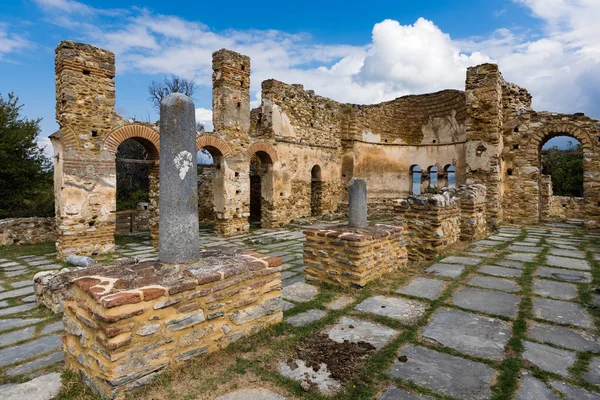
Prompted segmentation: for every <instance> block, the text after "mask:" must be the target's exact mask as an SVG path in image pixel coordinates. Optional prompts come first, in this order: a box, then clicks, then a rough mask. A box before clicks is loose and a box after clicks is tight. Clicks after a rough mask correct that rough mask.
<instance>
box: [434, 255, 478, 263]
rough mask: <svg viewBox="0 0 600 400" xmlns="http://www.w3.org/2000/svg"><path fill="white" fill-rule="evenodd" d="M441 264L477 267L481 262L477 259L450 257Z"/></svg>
mask: <svg viewBox="0 0 600 400" xmlns="http://www.w3.org/2000/svg"><path fill="white" fill-rule="evenodd" d="M441 262H442V263H445V264H461V265H477V264H479V263H480V262H481V259H480V258H477V257H460V256H450V257H446V258H444V259H443V260H441Z"/></svg>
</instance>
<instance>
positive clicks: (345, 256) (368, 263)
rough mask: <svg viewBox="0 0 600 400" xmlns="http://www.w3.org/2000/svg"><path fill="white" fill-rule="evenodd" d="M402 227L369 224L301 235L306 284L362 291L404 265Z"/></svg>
mask: <svg viewBox="0 0 600 400" xmlns="http://www.w3.org/2000/svg"><path fill="white" fill-rule="evenodd" d="M405 231H406V229H405V227H403V226H395V225H383V224H371V225H369V226H367V227H365V228H354V227H350V226H347V225H342V226H336V227H331V228H328V229H307V230H305V231H304V234H305V235H306V242H304V269H305V272H306V279H307V280H314V281H321V282H327V283H331V284H334V285H340V286H349V285H352V286H358V287H362V286H364V285H366V284H367V283H368V282H370V281H372V280H374V279H377V278H379V277H380V276H381V275H383V274H385V273H388V272H391V271H395V270H397V269H400V268H403V267H404V266H406V264H407V262H408V255H407V249H406V245H407V244H408V241H407V240H406V235H405Z"/></svg>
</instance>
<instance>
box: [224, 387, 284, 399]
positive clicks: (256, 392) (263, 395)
mask: <svg viewBox="0 0 600 400" xmlns="http://www.w3.org/2000/svg"><path fill="white" fill-rule="evenodd" d="M216 400H285V397H283V396H281V395H278V394H277V393H273V392H271V391H270V390H267V389H240V390H236V391H235V392H231V393H227V394H226V395H225V396H221V397H217V399H216Z"/></svg>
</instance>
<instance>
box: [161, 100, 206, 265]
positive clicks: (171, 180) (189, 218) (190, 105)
mask: <svg viewBox="0 0 600 400" xmlns="http://www.w3.org/2000/svg"><path fill="white" fill-rule="evenodd" d="M195 154H196V118H195V107H194V102H193V101H192V100H191V99H190V98H189V97H187V96H186V95H183V94H181V93H172V94H170V95H168V96H167V97H165V98H164V99H163V101H162V102H161V104H160V194H159V209H160V214H159V227H158V229H159V239H158V240H159V241H158V258H159V261H161V262H164V263H189V262H192V261H195V260H197V259H198V258H199V254H200V234H199V227H198V171H197V167H196V157H195Z"/></svg>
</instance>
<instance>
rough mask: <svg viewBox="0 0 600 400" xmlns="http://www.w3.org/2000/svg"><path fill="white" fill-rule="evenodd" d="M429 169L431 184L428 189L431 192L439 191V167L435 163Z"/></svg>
mask: <svg viewBox="0 0 600 400" xmlns="http://www.w3.org/2000/svg"><path fill="white" fill-rule="evenodd" d="M427 171H428V172H429V186H428V187H427V190H428V191H429V193H437V184H438V169H437V167H436V166H435V165H432V166H431V167H429V168H428V169H427Z"/></svg>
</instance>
